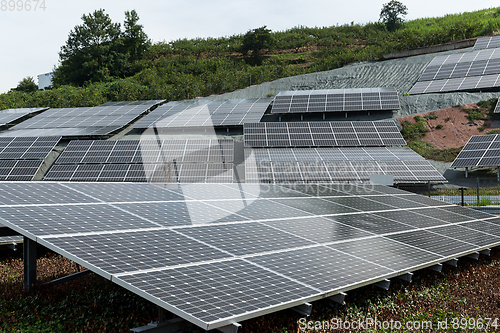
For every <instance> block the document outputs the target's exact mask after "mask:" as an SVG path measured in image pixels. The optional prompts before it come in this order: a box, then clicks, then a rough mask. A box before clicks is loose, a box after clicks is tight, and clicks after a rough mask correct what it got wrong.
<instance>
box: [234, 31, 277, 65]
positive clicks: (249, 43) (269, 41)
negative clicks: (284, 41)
mask: <svg viewBox="0 0 500 333" xmlns="http://www.w3.org/2000/svg"><path fill="white" fill-rule="evenodd" d="M274 43H275V40H274V36H273V35H272V34H271V30H269V29H266V26H263V27H260V28H257V29H253V30H249V31H248V32H247V33H246V34H245V35H244V36H243V42H242V46H241V52H242V53H243V54H245V55H248V52H249V51H252V54H251V55H252V58H253V59H254V60H255V61H256V62H257V63H260V62H262V57H261V51H262V50H263V49H268V51H269V52H272V51H273V49H274Z"/></svg>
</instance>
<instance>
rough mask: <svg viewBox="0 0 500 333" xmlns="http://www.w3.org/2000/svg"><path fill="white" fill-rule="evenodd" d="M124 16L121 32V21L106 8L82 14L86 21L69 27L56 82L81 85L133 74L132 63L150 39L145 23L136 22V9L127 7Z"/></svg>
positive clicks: (55, 71) (56, 74) (137, 18)
mask: <svg viewBox="0 0 500 333" xmlns="http://www.w3.org/2000/svg"><path fill="white" fill-rule="evenodd" d="M125 17H126V19H125V23H124V26H125V31H124V32H123V33H122V31H121V27H120V24H119V23H113V22H112V20H111V18H110V17H109V15H108V14H106V13H105V11H104V9H99V10H96V11H94V13H91V14H88V15H83V16H82V21H83V24H81V25H77V26H75V28H74V29H73V30H71V31H70V33H69V36H68V40H67V41H66V44H65V45H64V46H62V47H61V51H60V52H59V60H60V66H59V67H57V68H55V69H54V84H55V85H62V84H72V85H77V86H81V85H83V84H85V83H87V82H102V81H110V80H111V79H112V78H114V77H125V76H128V75H131V74H133V73H132V72H131V67H132V64H131V63H132V62H133V61H136V60H138V59H139V58H140V57H142V56H143V55H144V53H145V50H146V49H147V47H148V46H149V44H150V42H149V39H148V37H147V35H146V34H145V33H144V31H143V29H142V25H139V24H137V22H138V21H139V16H138V15H137V12H136V11H135V10H132V11H131V12H128V11H127V12H125Z"/></svg>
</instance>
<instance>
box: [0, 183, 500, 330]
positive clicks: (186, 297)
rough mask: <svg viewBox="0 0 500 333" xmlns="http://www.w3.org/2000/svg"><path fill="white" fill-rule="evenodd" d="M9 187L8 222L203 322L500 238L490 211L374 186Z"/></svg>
mask: <svg viewBox="0 0 500 333" xmlns="http://www.w3.org/2000/svg"><path fill="white" fill-rule="evenodd" d="M7 185H8V184H2V183H0V188H1V187H2V186H7ZM15 185H16V187H15V188H14V190H15V192H14V193H15V194H16V195H17V196H18V199H17V200H19V202H17V203H14V204H12V203H11V202H10V201H9V199H8V198H7V197H6V199H7V201H5V202H4V201H3V200H2V197H1V196H0V218H1V219H2V221H4V222H3V223H5V225H6V226H8V227H9V228H11V229H13V230H16V231H18V232H20V233H21V234H23V235H24V236H27V237H30V238H31V239H34V240H36V241H37V242H38V243H40V244H41V245H43V246H46V247H48V248H49V249H51V250H53V251H55V252H57V253H60V254H62V255H64V256H66V257H68V258H70V259H72V260H74V261H76V262H77V263H78V264H80V265H82V266H84V267H87V268H89V269H90V270H91V271H93V272H95V273H97V274H100V275H101V276H103V277H106V278H108V279H110V280H111V281H112V282H114V283H117V284H119V285H120V286H122V287H124V288H126V289H128V290H130V291H132V292H134V293H136V294H138V295H140V296H142V297H144V298H146V299H147V300H149V301H151V302H153V303H154V304H156V305H158V306H160V307H162V308H164V309H166V310H168V311H170V312H172V313H173V314H175V315H178V316H180V317H182V318H183V319H185V320H188V321H190V322H191V323H193V324H195V325H197V326H199V327H200V328H202V329H204V330H211V329H216V328H222V327H224V326H226V325H230V324H232V323H234V322H238V321H243V320H246V319H249V318H254V317H258V316H260V315H263V314H266V313H270V312H274V311H278V310H281V309H285V308H290V307H294V306H296V305H299V304H303V303H305V302H312V301H315V300H319V299H324V298H325V297H327V296H331V295H335V294H337V293H339V292H346V291H349V290H351V289H355V288H358V287H360V286H365V285H367V284H371V283H376V282H378V281H382V280H385V279H388V278H392V277H395V276H398V275H401V274H405V273H407V272H412V271H415V270H418V269H421V268H425V267H430V266H433V265H436V264H438V263H443V262H446V261H448V260H450V259H455V258H458V257H461V256H465V255H467V254H470V253H474V252H478V251H482V250H483V249H487V248H492V247H495V246H498V245H500V237H499V236H500V225H499V223H498V220H500V219H498V218H497V217H495V216H493V215H489V214H484V213H480V212H476V211H473V210H470V209H467V208H464V207H459V206H453V205H450V204H446V203H443V202H439V201H434V200H432V199H429V198H423V197H421V196H419V195H414V194H410V193H408V192H404V191H400V190H396V189H391V188H386V187H383V186H356V185H352V184H351V185H349V184H339V185H329V186H321V185H311V184H310V185H287V186H279V185H265V186H260V185H251V184H234V185H232V184H194V185H181V186H180V188H179V187H177V186H173V185H170V186H151V185H147V184H125V183H123V184H111V183H33V182H27V183H17V184H15ZM33 185H36V186H35V187H33ZM37 193H44V194H45V196H43V197H40V196H38V195H37ZM43 198H47V199H43ZM48 198H52V199H51V200H52V203H50V204H44V205H39V204H35V205H26V204H24V203H23V202H34V201H33V200H49V199H48ZM65 198H68V201H65ZM422 198H423V199H425V201H424V200H422ZM78 199H80V200H82V201H80V202H79V201H78ZM75 200H76V201H75ZM135 200H139V202H136V201H135ZM70 202H71V203H72V204H71V205H68V203H70ZM403 202H404V208H401V207H399V206H398V205H399V204H401V203H403ZM479 213H480V215H478V214H479ZM451 215H453V216H458V217H462V218H461V219H455V218H454V217H452V216H451ZM284 216H287V218H284ZM62 217H63V218H64V222H63V219H62ZM228 221H231V222H233V223H227V222H228ZM234 222H238V223H234Z"/></svg>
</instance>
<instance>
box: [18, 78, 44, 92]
mask: <svg viewBox="0 0 500 333" xmlns="http://www.w3.org/2000/svg"><path fill="white" fill-rule="evenodd" d="M37 90H38V85H37V84H36V83H35V80H34V79H33V77H31V76H27V77H25V78H24V79H22V80H21V81H19V83H18V85H17V87H16V88H14V89H12V91H22V92H28V93H29V92H33V91H37Z"/></svg>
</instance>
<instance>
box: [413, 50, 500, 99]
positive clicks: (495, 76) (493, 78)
mask: <svg viewBox="0 0 500 333" xmlns="http://www.w3.org/2000/svg"><path fill="white" fill-rule="evenodd" d="M499 77H500V49H486V50H479V51H473V52H465V53H454V54H450V55H445V56H437V57H435V58H434V59H433V60H432V61H431V62H430V63H429V65H427V67H426V69H425V71H424V73H423V74H422V76H421V77H420V78H419V79H418V82H417V83H416V84H415V85H414V86H413V87H412V88H411V90H410V91H409V93H410V94H423V93H433V92H447V91H460V90H476V89H484V88H494V87H498V86H500V81H499Z"/></svg>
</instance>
